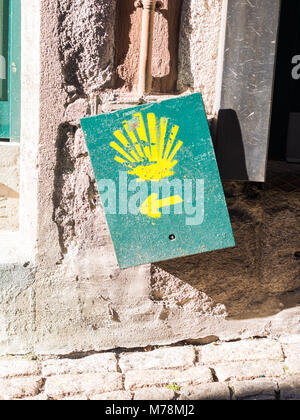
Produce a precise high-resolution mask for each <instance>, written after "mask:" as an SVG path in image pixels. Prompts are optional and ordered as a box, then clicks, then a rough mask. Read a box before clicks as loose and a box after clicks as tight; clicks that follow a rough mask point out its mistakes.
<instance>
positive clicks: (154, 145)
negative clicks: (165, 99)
mask: <svg viewBox="0 0 300 420" xmlns="http://www.w3.org/2000/svg"><path fill="white" fill-rule="evenodd" d="M147 117H148V127H149V135H150V143H151V158H152V162H157V160H158V141H157V130H156V117H155V114H148V116H147Z"/></svg>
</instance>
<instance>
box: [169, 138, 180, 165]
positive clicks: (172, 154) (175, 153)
mask: <svg viewBox="0 0 300 420" xmlns="http://www.w3.org/2000/svg"><path fill="white" fill-rule="evenodd" d="M182 146H183V142H182V141H178V143H177V144H176V146H175V147H174V149H173V152H172V153H171V154H170V156H169V157H168V161H169V162H171V161H172V160H173V159H174V157H175V156H176V155H177V153H178V152H179V150H180V149H181V147H182Z"/></svg>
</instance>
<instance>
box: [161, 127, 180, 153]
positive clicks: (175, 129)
mask: <svg viewBox="0 0 300 420" xmlns="http://www.w3.org/2000/svg"><path fill="white" fill-rule="evenodd" d="M178 131H179V127H178V125H174V127H173V128H172V131H171V134H170V137H169V141H168V144H167V148H166V151H165V154H164V159H168V157H169V154H170V152H171V149H172V146H173V144H174V142H175V139H176V136H177V133H178Z"/></svg>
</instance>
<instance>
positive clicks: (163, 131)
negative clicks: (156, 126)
mask: <svg viewBox="0 0 300 420" xmlns="http://www.w3.org/2000/svg"><path fill="white" fill-rule="evenodd" d="M167 128H168V118H161V119H160V139H159V152H158V158H159V159H160V160H161V159H162V158H163V154H164V149H165V141H166V134H167Z"/></svg>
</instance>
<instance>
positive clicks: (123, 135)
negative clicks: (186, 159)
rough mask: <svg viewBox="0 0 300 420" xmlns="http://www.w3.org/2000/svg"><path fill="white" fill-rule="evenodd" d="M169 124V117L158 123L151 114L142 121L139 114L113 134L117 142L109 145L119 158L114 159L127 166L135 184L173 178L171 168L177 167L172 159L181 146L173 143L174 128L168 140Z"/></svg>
mask: <svg viewBox="0 0 300 420" xmlns="http://www.w3.org/2000/svg"><path fill="white" fill-rule="evenodd" d="M145 123H147V127H146V124H145ZM168 124H169V118H166V117H163V118H160V120H159V118H158V117H157V116H156V115H155V114H154V113H148V114H147V116H146V117H145V121H144V119H143V115H142V113H140V112H139V113H136V114H134V115H133V116H132V119H131V120H130V121H123V128H122V129H120V130H117V131H115V132H114V136H115V137H116V138H117V139H118V142H113V143H111V144H110V146H111V147H112V148H113V149H114V150H116V151H117V152H118V153H119V154H120V155H121V156H116V157H115V160H116V161H117V162H118V163H121V164H122V165H123V166H126V167H127V168H128V174H130V175H135V176H136V177H137V178H138V181H140V182H142V181H153V182H158V181H160V180H161V179H165V178H169V177H171V176H173V175H174V170H173V168H174V167H175V166H176V165H177V164H178V162H177V160H176V159H175V158H176V155H177V153H178V151H179V150H180V148H181V147H182V145H183V143H182V141H179V140H178V141H177V140H176V136H177V134H178V131H179V126H177V125H174V126H172V130H171V133H170V135H169V139H168V141H167V132H168ZM124 129H125V130H124ZM148 133H149V137H148ZM125 159H126V160H125Z"/></svg>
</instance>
